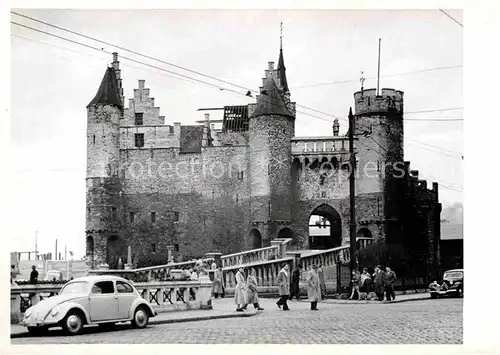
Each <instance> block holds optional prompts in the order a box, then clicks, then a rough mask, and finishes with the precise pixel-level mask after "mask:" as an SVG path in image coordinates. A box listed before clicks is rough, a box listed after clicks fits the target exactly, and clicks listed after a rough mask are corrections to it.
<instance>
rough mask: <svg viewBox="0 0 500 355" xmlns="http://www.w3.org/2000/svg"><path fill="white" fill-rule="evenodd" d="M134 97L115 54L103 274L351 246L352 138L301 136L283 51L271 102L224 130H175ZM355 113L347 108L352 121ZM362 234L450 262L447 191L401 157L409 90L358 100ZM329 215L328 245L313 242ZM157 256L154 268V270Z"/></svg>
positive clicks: (91, 110) (93, 253)
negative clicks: (280, 246) (281, 247)
mask: <svg viewBox="0 0 500 355" xmlns="http://www.w3.org/2000/svg"><path fill="white" fill-rule="evenodd" d="M138 86H139V87H138V88H137V89H134V97H133V98H131V99H129V100H128V105H127V106H128V107H125V98H124V96H123V89H122V75H121V70H120V66H119V61H118V55H117V54H116V53H115V54H114V58H113V63H112V65H111V67H109V68H107V70H106V72H105V75H104V78H103V79H102V82H101V85H100V87H99V89H98V91H97V94H96V95H95V97H94V99H93V100H92V101H91V102H90V103H89V105H88V106H87V115H88V126H87V142H88V144H87V178H86V181H87V184H86V186H87V221H86V238H87V244H86V245H87V247H86V253H87V257H88V260H89V262H90V263H91V264H92V266H93V267H96V266H97V265H99V264H101V263H105V262H107V263H108V264H109V265H110V267H115V266H116V263H117V260H118V258H120V257H121V258H122V260H126V257H127V247H128V246H131V248H132V251H133V254H134V260H141V258H142V259H143V260H146V259H148V258H149V260H160V259H161V260H164V263H166V262H167V260H166V255H167V250H172V252H173V255H174V257H175V259H176V260H182V259H186V258H192V257H198V256H201V255H203V254H204V253H206V252H213V251H220V252H222V253H225V254H227V253H231V252H238V251H242V250H245V249H252V248H260V247H264V246H268V245H269V244H270V241H271V240H272V239H275V238H292V239H293V244H294V245H295V247H296V248H297V249H328V248H334V247H336V246H339V245H342V244H348V243H349V185H348V176H349V173H350V164H349V159H350V155H349V151H348V146H349V145H348V143H349V142H348V137H347V135H340V134H339V124H338V120H335V121H334V122H333V130H332V132H330V133H329V134H326V132H325V135H324V136H319V137H296V136H295V103H294V102H292V101H291V100H290V91H289V89H288V84H287V78H286V73H285V64H284V58H283V51H282V50H280V53H279V61H278V65H277V68H275V66H274V63H273V62H270V63H268V68H267V69H266V70H265V77H264V78H263V82H262V87H261V88H260V95H257V97H256V102H255V103H252V104H249V105H247V106H226V107H224V116H223V120H222V127H221V128H218V129H215V126H214V125H213V124H212V123H211V121H210V120H209V117H208V115H206V117H205V123H204V124H199V125H191V126H183V125H181V124H180V123H176V122H171V123H170V122H167V123H166V122H165V118H164V117H163V116H160V108H159V107H155V102H154V99H153V98H152V97H151V93H150V89H149V88H146V87H145V82H144V80H139V85H138ZM346 111H347V110H346ZM354 116H355V130H354V133H355V139H356V141H355V151H356V160H357V164H356V214H357V217H356V219H357V230H358V236H361V237H372V238H375V240H380V239H381V240H385V241H386V242H390V243H392V242H403V243H405V244H406V245H407V246H408V247H410V248H412V250H413V251H416V252H418V253H419V254H420V255H421V256H422V258H425V260H426V261H427V263H429V264H432V265H437V263H438V262H439V238H440V229H439V228H440V227H439V225H440V212H441V205H440V203H439V201H438V186H437V184H436V183H433V185H432V189H428V188H427V186H426V182H425V181H422V180H419V178H418V172H417V171H413V170H410V166H409V162H405V161H404V156H403V92H401V91H397V90H393V89H382V90H381V93H380V95H377V94H376V91H375V90H374V89H370V90H361V91H359V92H356V93H355V94H354ZM311 216H320V217H322V219H320V221H322V222H321V223H323V224H324V225H325V226H329V229H330V233H329V235H309V227H310V219H311ZM155 256H156V259H155Z"/></svg>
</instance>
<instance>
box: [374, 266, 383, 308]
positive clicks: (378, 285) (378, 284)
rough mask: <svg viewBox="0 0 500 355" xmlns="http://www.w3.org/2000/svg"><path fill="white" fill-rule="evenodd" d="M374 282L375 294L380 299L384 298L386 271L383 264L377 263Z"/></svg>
mask: <svg viewBox="0 0 500 355" xmlns="http://www.w3.org/2000/svg"><path fill="white" fill-rule="evenodd" d="M373 282H374V284H375V294H376V295H377V299H378V300H379V301H383V300H384V272H383V271H382V266H380V265H377V267H376V268H375V273H374V274H373Z"/></svg>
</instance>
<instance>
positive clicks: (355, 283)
mask: <svg viewBox="0 0 500 355" xmlns="http://www.w3.org/2000/svg"><path fill="white" fill-rule="evenodd" d="M360 279H361V277H360V275H359V272H358V270H352V272H351V283H352V292H351V297H349V299H350V300H352V299H353V298H354V294H355V293H356V294H357V295H358V299H359V298H360V297H359V282H360Z"/></svg>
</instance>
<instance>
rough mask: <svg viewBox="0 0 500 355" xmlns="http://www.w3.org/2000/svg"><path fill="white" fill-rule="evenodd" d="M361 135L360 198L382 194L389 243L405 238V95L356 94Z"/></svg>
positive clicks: (392, 92) (357, 128) (387, 92)
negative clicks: (403, 224)
mask: <svg viewBox="0 0 500 355" xmlns="http://www.w3.org/2000/svg"><path fill="white" fill-rule="evenodd" d="M354 101H355V116H356V117H355V134H356V135H357V139H358V140H357V142H356V151H357V159H358V163H357V180H356V194H357V195H360V194H370V193H381V195H382V196H383V197H382V198H381V200H380V201H378V204H379V206H377V207H378V208H377V209H378V210H379V211H380V212H379V213H380V215H379V216H375V217H380V219H383V220H384V235H385V238H386V240H387V241H391V240H393V238H399V237H400V236H401V235H402V225H401V215H400V213H401V211H402V208H401V207H402V203H403V201H404V200H403V198H404V176H403V170H404V151H403V92H402V91H398V90H393V89H382V91H381V94H380V95H378V96H377V93H376V90H375V89H369V90H363V91H359V92H356V93H355V94H354Z"/></svg>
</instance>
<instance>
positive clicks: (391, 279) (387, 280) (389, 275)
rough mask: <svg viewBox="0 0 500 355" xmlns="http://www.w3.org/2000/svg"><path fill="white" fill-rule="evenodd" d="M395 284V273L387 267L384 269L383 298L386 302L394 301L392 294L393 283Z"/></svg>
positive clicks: (393, 294)
mask: <svg viewBox="0 0 500 355" xmlns="http://www.w3.org/2000/svg"><path fill="white" fill-rule="evenodd" d="M395 282H396V273H395V272H394V271H392V270H391V268H390V267H389V266H386V267H385V274H384V287H385V297H386V300H387V301H390V300H391V299H392V300H395V299H396V294H395V293H394V283H395Z"/></svg>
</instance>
